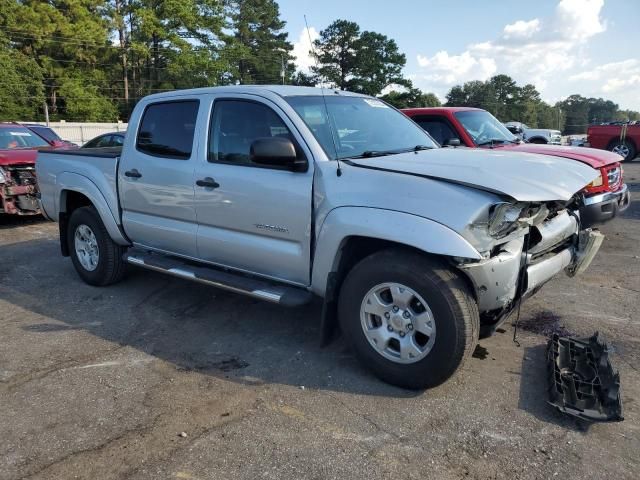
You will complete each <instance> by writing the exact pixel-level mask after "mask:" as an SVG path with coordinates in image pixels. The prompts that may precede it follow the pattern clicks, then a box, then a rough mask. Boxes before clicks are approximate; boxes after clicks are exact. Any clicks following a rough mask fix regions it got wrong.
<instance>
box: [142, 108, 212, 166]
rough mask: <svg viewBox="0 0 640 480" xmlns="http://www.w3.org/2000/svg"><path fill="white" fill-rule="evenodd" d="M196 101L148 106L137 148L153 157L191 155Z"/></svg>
mask: <svg viewBox="0 0 640 480" xmlns="http://www.w3.org/2000/svg"><path fill="white" fill-rule="evenodd" d="M198 104H199V102H198V101H197V100H187V101H179V102H165V103H154V104H151V105H149V106H148V107H147V108H146V109H145V111H144V114H143V116H142V121H141V122H140V128H139V129H138V138H137V139H136V148H137V149H138V150H139V151H141V152H144V153H146V154H148V155H153V156H154V157H163V158H174V159H178V160H186V159H188V158H189V157H191V150H192V149H193V135H194V132H195V127H196V118H197V117H198Z"/></svg>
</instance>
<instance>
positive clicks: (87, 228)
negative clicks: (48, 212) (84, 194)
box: [67, 207, 126, 286]
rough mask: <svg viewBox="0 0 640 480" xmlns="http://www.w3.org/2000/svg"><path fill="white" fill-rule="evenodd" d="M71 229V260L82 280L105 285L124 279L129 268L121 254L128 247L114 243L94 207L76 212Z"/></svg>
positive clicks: (69, 238) (79, 209)
mask: <svg viewBox="0 0 640 480" xmlns="http://www.w3.org/2000/svg"><path fill="white" fill-rule="evenodd" d="M68 228H69V230H68V234H67V241H68V247H69V253H70V254H71V261H72V262H73V266H74V267H75V269H76V271H77V272H78V275H80V278H82V280H84V281H85V282H86V283H88V284H89V285H96V286H104V285H109V284H112V283H116V282H118V281H120V280H121V279H122V277H123V276H124V274H125V268H126V263H125V262H124V261H123V260H122V255H123V254H124V252H125V251H126V247H123V246H120V245H118V244H117V243H115V242H114V241H113V240H111V237H110V236H109V232H107V229H106V228H105V226H104V224H103V223H102V220H101V219H100V215H98V212H97V211H96V210H95V208H93V207H82V208H78V209H77V210H74V211H73V213H72V214H71V218H69V225H68Z"/></svg>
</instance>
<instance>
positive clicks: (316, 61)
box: [303, 14, 342, 177]
mask: <svg viewBox="0 0 640 480" xmlns="http://www.w3.org/2000/svg"><path fill="white" fill-rule="evenodd" d="M303 17H304V25H305V27H306V28H307V36H308V37H309V45H310V46H311V51H312V52H313V60H314V62H315V64H316V69H317V70H318V72H320V66H319V65H318V53H317V52H316V47H315V46H314V44H313V40H311V32H310V31H309V24H308V23H307V15H306V14H305V15H303ZM320 91H321V92H322V101H323V102H324V111H325V113H326V114H327V123H328V124H329V133H331V143H332V144H333V151H334V153H335V155H336V162H338V168H337V170H336V175H337V176H339V177H341V176H342V167H341V166H340V158H339V157H338V147H337V145H336V138H335V135H334V132H333V130H334V129H333V124H332V123H331V117H330V116H329V107H328V106H327V98H326V96H325V94H324V81H322V82H321V83H320Z"/></svg>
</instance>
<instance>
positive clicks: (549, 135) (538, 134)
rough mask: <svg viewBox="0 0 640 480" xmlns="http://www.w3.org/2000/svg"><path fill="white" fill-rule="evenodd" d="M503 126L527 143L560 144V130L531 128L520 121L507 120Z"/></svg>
mask: <svg viewBox="0 0 640 480" xmlns="http://www.w3.org/2000/svg"><path fill="white" fill-rule="evenodd" d="M504 126H505V127H507V130H509V131H510V132H511V133H513V134H514V135H515V136H516V137H518V138H519V139H520V140H523V141H525V142H528V143H542V144H545V143H549V144H551V145H561V144H562V132H560V130H551V129H548V128H531V127H529V126H527V125H526V124H524V123H520V122H507V123H505V124H504Z"/></svg>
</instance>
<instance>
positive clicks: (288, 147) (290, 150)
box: [249, 137, 307, 171]
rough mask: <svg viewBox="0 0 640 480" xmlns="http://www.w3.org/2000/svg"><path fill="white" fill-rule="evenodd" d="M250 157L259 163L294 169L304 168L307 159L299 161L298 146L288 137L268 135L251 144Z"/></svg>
mask: <svg viewBox="0 0 640 480" xmlns="http://www.w3.org/2000/svg"><path fill="white" fill-rule="evenodd" d="M249 158H250V159H251V161H252V162H253V163H257V164H258V165H269V166H272V167H286V168H290V169H292V170H297V171H299V170H302V169H303V168H302V167H306V165H307V162H306V161H304V160H303V161H298V155H297V154H296V147H294V146H293V143H292V142H291V140H289V139H288V138H281V137H266V138H258V139H256V140H254V142H253V143H252V144H251V149H250V150H249Z"/></svg>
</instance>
